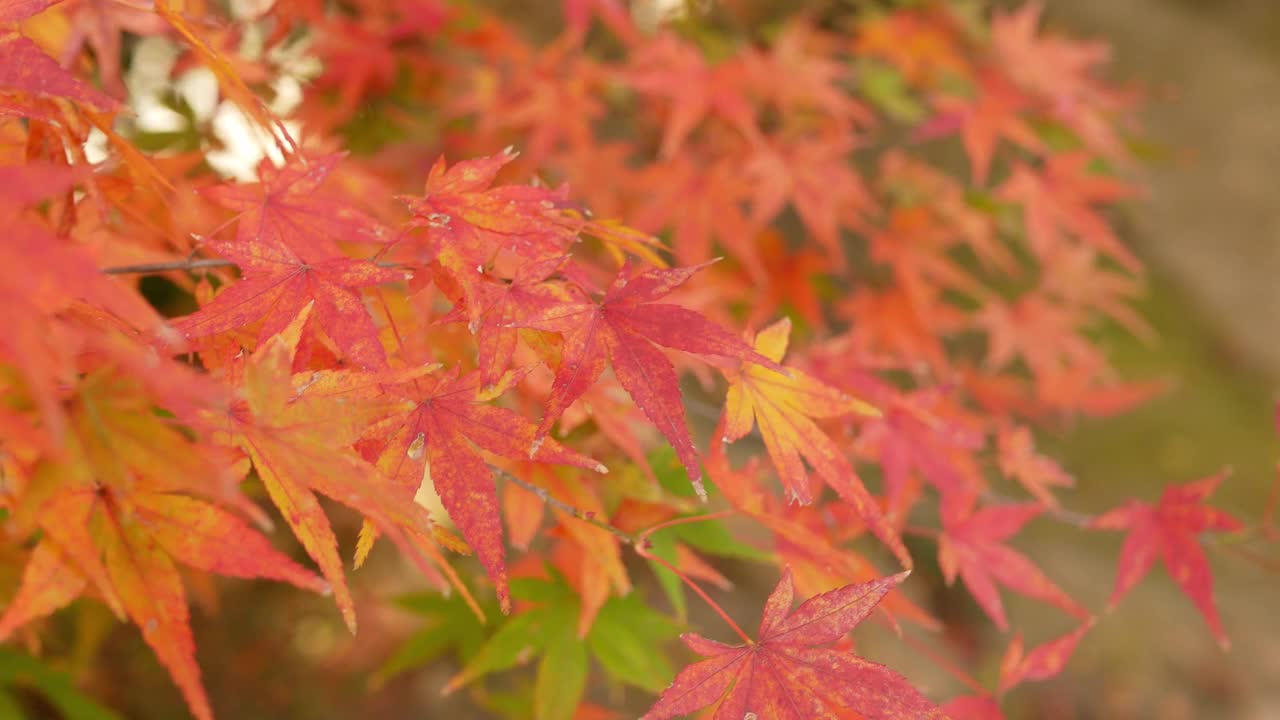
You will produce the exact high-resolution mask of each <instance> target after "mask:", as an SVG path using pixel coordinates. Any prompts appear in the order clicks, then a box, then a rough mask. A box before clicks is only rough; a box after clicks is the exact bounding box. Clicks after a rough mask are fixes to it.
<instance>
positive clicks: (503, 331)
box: [466, 257, 568, 387]
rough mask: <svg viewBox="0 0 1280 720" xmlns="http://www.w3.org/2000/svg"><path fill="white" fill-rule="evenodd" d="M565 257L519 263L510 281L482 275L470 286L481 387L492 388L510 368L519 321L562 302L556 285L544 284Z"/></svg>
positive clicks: (470, 305)
mask: <svg viewBox="0 0 1280 720" xmlns="http://www.w3.org/2000/svg"><path fill="white" fill-rule="evenodd" d="M567 260H568V257H553V258H548V259H546V260H538V261H533V262H527V263H523V264H521V265H520V266H519V267H518V268H516V270H515V272H514V273H513V277H512V278H511V281H510V282H502V281H500V280H497V279H494V278H492V276H490V275H489V274H486V275H485V277H486V280H485V281H476V282H475V283H473V284H472V285H471V298H472V299H471V301H470V302H468V303H467V308H466V309H467V312H468V315H469V316H470V323H469V326H470V327H471V328H472V332H474V333H475V335H476V355H477V359H476V362H477V364H478V365H479V366H480V381H481V384H482V385H483V386H484V387H490V386H492V385H494V384H495V383H496V382H498V380H499V379H500V378H501V376H502V374H503V373H504V372H506V370H507V369H508V368H509V367H510V366H511V359H512V356H513V355H514V354H515V351H516V344H517V341H518V337H519V332H520V331H519V328H518V327H517V326H518V325H519V324H520V319H521V318H523V317H525V316H528V315H531V314H536V313H538V312H546V311H548V310H549V309H551V308H553V307H555V306H556V304H557V303H559V302H562V301H563V300H565V299H566V297H565V294H564V293H563V292H562V291H560V288H558V287H557V286H555V285H553V284H550V283H547V282H545V281H546V280H547V278H548V277H550V276H551V275H553V274H554V273H556V272H557V271H558V270H559V269H560V268H561V266H563V265H564V264H565V262H566V261H567Z"/></svg>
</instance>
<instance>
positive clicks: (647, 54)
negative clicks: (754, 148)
mask: <svg viewBox="0 0 1280 720" xmlns="http://www.w3.org/2000/svg"><path fill="white" fill-rule="evenodd" d="M628 59H629V61H630V67H629V68H627V70H626V75H627V79H628V80H629V81H630V83H631V85H632V87H634V88H635V89H636V90H639V91H640V92H642V93H645V94H648V95H652V96H657V97H663V98H666V99H667V100H668V104H669V111H668V115H667V121H666V126H665V128H664V129H663V134H662V146H661V148H660V150H659V155H660V156H661V157H663V158H670V157H673V156H675V155H676V153H677V152H678V151H679V150H680V149H681V147H683V146H684V145H685V143H686V141H687V140H688V138H689V136H690V134H691V133H693V131H694V130H695V129H697V127H698V126H699V125H700V124H702V122H703V121H704V120H705V119H706V118H708V117H716V118H719V119H722V120H724V121H725V122H727V123H728V124H729V125H730V126H731V127H733V128H734V129H736V130H737V131H738V132H740V133H742V136H743V137H745V138H747V139H748V140H751V141H757V142H758V141H759V139H760V130H759V128H758V127H757V125H756V119H755V111H754V109H753V108H752V107H751V102H750V100H748V98H747V95H746V92H745V90H746V88H745V87H744V86H745V84H746V82H745V81H746V79H747V77H748V76H747V71H746V66H745V65H744V64H743V63H742V62H741V61H740V58H734V59H731V60H729V61H728V62H725V63H721V64H720V65H716V66H714V67H713V66H709V65H708V64H707V61H706V58H704V57H703V55H702V51H701V50H700V49H699V48H698V47H697V46H696V45H692V44H690V43H685V42H681V41H680V40H679V39H678V38H677V37H676V36H675V35H674V34H673V33H669V32H664V33H662V34H660V35H658V36H657V37H656V38H654V39H653V40H651V41H650V42H648V43H646V44H644V45H642V46H640V47H638V48H636V50H635V51H634V52H633V53H632V54H631V56H630V57H629V58H628Z"/></svg>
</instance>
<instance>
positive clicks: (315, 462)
mask: <svg viewBox="0 0 1280 720" xmlns="http://www.w3.org/2000/svg"><path fill="white" fill-rule="evenodd" d="M311 308H312V305H311V304H308V305H306V306H305V307H303V309H302V311H301V312H299V313H298V316H297V317H296V318H294V320H293V321H292V322H291V323H289V324H288V325H287V326H286V327H285V328H284V330H282V331H281V332H280V334H278V335H275V336H273V337H272V338H270V339H269V340H268V341H267V342H266V343H264V344H263V345H262V346H261V347H259V348H258V349H257V350H256V351H255V352H254V353H253V355H252V356H250V357H249V358H248V359H247V360H246V361H245V364H244V369H243V383H244V388H245V398H244V400H242V401H240V402H237V403H236V404H235V405H233V406H232V408H231V410H230V412H228V413H224V414H222V415H220V416H219V415H210V416H209V417H208V418H207V422H208V424H209V426H210V429H211V430H213V431H214V432H215V439H217V440H219V441H220V442H222V443H223V444H225V445H230V446H234V447H238V448H240V449H241V450H243V451H244V452H245V454H247V455H248V456H249V458H250V460H252V462H253V466H254V468H255V469H256V470H257V471H258V476H259V478H260V479H261V480H262V483H263V485H264V486H265V487H266V489H267V494H268V495H270V497H271V500H272V502H274V503H275V504H276V506H277V507H278V508H279V509H280V512H281V514H282V515H283V516H284V519H285V521H286V522H287V523H288V524H289V526H290V527H291V528H292V529H293V532H294V534H295V535H296V536H297V538H298V541H299V542H300V543H301V544H302V546H303V547H304V548H305V549H306V551H307V554H309V555H310V556H311V557H312V559H314V560H315V561H316V564H317V565H319V566H320V570H321V572H322V573H323V574H324V577H325V579H326V580H328V581H329V584H330V585H331V586H332V587H333V593H334V600H335V602H336V603H337V604H338V607H339V609H340V610H341V611H342V614H343V618H344V620H345V621H346V623H347V626H348V627H349V628H351V629H352V630H353V631H354V629H355V605H354V602H353V601H352V598H351V594H350V591H349V590H348V589H347V584H346V579H345V576H344V574H343V570H342V560H341V558H340V557H339V555H338V549H337V538H336V537H335V536H334V534H333V528H332V527H331V526H330V524H329V520H328V517H327V516H326V515H325V513H324V509H323V508H322V507H321V505H320V502H319V500H318V499H317V498H316V495H315V493H316V492H317V491H318V492H320V493H322V494H324V495H326V496H328V497H330V498H333V499H334V500H337V501H338V502H341V503H343V504H344V505H347V506H349V507H351V508H353V509H355V510H357V511H359V512H360V513H362V514H364V516H365V517H366V518H369V519H370V520H372V521H373V522H374V523H375V524H376V525H377V526H378V527H379V529H381V530H382V531H383V532H384V533H387V534H389V535H390V536H391V538H392V539H393V540H394V541H395V542H396V544H397V545H399V546H400V547H401V549H402V550H404V551H405V553H406V554H407V555H409V557H410V558H411V559H413V560H414V561H415V563H416V564H417V565H418V567H419V568H420V569H421V570H422V571H423V573H424V574H425V575H426V576H427V577H428V578H431V579H432V580H434V581H435V582H437V583H442V582H443V581H442V579H441V577H440V574H439V572H438V571H437V570H436V569H435V567H434V566H433V565H432V564H431V563H430V562H428V560H431V561H434V562H435V563H436V564H437V565H441V566H442V569H444V570H446V572H447V568H446V567H445V566H444V565H443V561H442V560H441V559H440V558H439V555H438V553H437V552H436V551H435V548H434V546H432V545H431V544H430V542H429V541H423V540H422V538H429V537H430V532H429V526H430V518H429V517H428V516H427V514H426V510H425V509H424V508H422V507H421V506H419V505H417V504H416V503H412V502H408V503H406V502H404V500H403V499H402V498H400V497H398V496H396V495H395V494H394V493H393V492H392V489H391V487H390V486H391V482H390V481H389V480H388V479H387V478H385V477H384V476H383V475H382V474H381V473H380V472H379V471H378V469H377V468H375V467H374V466H373V465H371V464H369V463H367V462H365V461H364V460H363V459H362V458H360V457H359V456H358V455H356V454H355V453H354V452H352V451H351V450H350V449H349V447H350V446H351V445H352V444H353V443H355V442H356V441H357V440H359V439H360V437H361V435H363V434H364V433H365V432H366V431H367V430H368V429H369V427H370V426H371V425H372V424H373V423H375V422H377V421H380V420H382V419H384V418H386V417H388V416H392V415H395V414H396V413H398V412H403V411H405V410H406V409H407V406H408V404H407V403H406V402H405V401H403V400H401V399H398V398H386V397H379V398H374V399H368V398H366V397H364V396H363V395H362V391H364V390H366V389H367V388H376V387H378V386H379V384H380V383H381V382H392V381H394V380H395V379H396V378H401V379H407V378H409V377H412V376H414V375H415V374H421V373H422V372H425V370H427V369H430V368H411V369H409V370H407V371H398V372H397V373H391V374H389V375H384V374H374V375H372V376H370V375H368V374H364V373H352V372H343V371H330V372H320V373H301V374H300V375H299V376H298V377H297V378H295V377H294V376H293V375H292V373H291V368H292V366H293V362H294V358H295V356H296V354H297V349H298V343H299V341H300V340H301V337H302V329H303V327H304V326H305V324H306V322H307V318H308V316H309V315H310V312H311ZM408 529H411V530H408ZM424 556H425V557H424ZM454 584H455V585H456V586H457V585H460V584H459V583H457V582H456V581H455V582H454Z"/></svg>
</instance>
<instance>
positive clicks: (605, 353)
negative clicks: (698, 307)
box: [526, 265, 786, 488]
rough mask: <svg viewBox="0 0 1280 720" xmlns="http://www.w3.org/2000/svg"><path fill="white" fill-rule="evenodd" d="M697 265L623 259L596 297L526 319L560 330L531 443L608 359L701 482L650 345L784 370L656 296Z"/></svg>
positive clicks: (672, 385) (667, 368)
mask: <svg viewBox="0 0 1280 720" xmlns="http://www.w3.org/2000/svg"><path fill="white" fill-rule="evenodd" d="M703 267H705V265H695V266H692V267H683V268H676V269H673V270H638V269H636V268H635V267H632V266H626V267H623V268H622V269H621V270H620V271H619V272H618V275H617V277H616V278H614V281H613V283H612V284H611V285H610V286H609V289H608V290H607V291H605V293H604V297H602V298H601V299H600V300H599V301H598V302H597V301H595V300H592V299H590V298H588V297H585V294H581V295H580V296H579V297H578V298H577V299H576V300H575V301H572V302H567V303H562V304H559V305H557V306H555V307H553V308H551V309H549V310H548V311H546V312H543V313H538V314H535V315H534V317H532V318H530V319H529V320H527V321H526V323H527V325H528V326H530V327H535V328H538V329H541V330H549V331H552V332H560V333H562V334H563V336H564V346H563V348H562V351H561V352H562V357H561V360H560V367H559V368H558V369H557V371H556V378H555V382H554V383H553V384H552V386H551V396H550V397H549V398H548V399H547V406H546V411H545V414H544V415H543V416H542V424H541V425H539V426H538V432H537V436H536V437H535V438H534V447H535V448H536V446H537V443H539V442H541V440H542V438H544V437H546V434H547V431H549V430H550V429H551V426H552V425H553V424H554V423H555V421H556V419H557V418H559V417H560V415H561V414H562V413H563V412H564V411H565V409H566V408H568V407H569V405H570V404H572V403H573V401H574V400H577V399H578V398H579V397H580V396H581V395H582V394H583V393H584V392H586V391H587V389H588V388H590V387H591V386H592V385H593V384H594V383H595V381H596V379H597V378H599V377H600V374H601V373H602V372H604V367H605V363H606V362H608V363H609V364H610V365H612V366H613V373H614V375H615V376H617V378H618V382H620V383H621V384H622V387H623V388H625V389H626V391H627V394H629V395H630V396H631V399H632V400H634V401H635V403H636V405H638V406H639V407H640V409H641V410H643V411H644V414H645V416H646V417H648V418H649V421H650V422H652V423H653V424H654V425H655V426H657V428H658V430H659V432H661V433H662V434H663V435H664V436H665V437H666V438H667V440H668V441H669V442H670V443H671V445H672V447H674V448H675V450H676V455H677V456H678V457H679V458H680V462H681V463H683V464H684V466H685V469H686V471H687V472H688V475H689V479H690V480H692V481H693V483H694V485H695V486H696V487H699V488H701V481H700V480H699V478H700V474H699V472H698V456H697V453H696V452H695V451H694V448H693V439H692V438H690V437H689V427H688V423H687V421H686V420H685V414H684V404H683V403H682V401H681V395H680V383H679V379H678V378H677V377H676V372H675V368H674V367H673V366H672V364H671V361H670V360H668V359H667V357H666V356H665V355H663V353H662V351H661V350H659V349H658V348H657V347H656V346H655V344H656V345H664V346H666V347H669V348H674V349H677V350H684V351H685V352H690V353H695V354H698V355H710V356H718V357H725V358H738V359H742V360H750V361H751V362H753V363H758V364H760V365H763V366H765V367H768V368H770V369H773V370H777V371H780V372H784V373H785V372H786V371H785V370H783V369H782V367H781V366H780V365H778V363H776V362H774V361H773V360H771V359H769V358H767V357H764V356H762V355H760V354H759V353H757V352H756V351H754V350H752V349H751V346H749V345H747V344H746V342H744V341H743V340H742V338H740V337H738V336H736V335H734V334H732V333H730V332H729V331H727V330H725V329H724V328H722V327H720V326H719V325H716V324H715V323H713V322H711V321H710V320H708V319H706V318H705V317H703V316H702V315H699V314H698V313H696V312H694V311H692V310H689V309H687V308H683V307H680V306H679V305H671V304H667V303H659V302H655V301H656V300H658V299H659V298H661V297H663V296H665V295H667V294H668V293H670V292H671V291H672V290H674V289H676V288H677V287H679V286H680V285H682V284H684V283H685V281H687V280H688V279H689V278H690V277H692V276H693V274H694V273H696V272H698V271H699V270H701V269H702V268H703Z"/></svg>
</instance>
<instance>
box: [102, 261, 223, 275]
mask: <svg viewBox="0 0 1280 720" xmlns="http://www.w3.org/2000/svg"><path fill="white" fill-rule="evenodd" d="M220 267H235V263H233V262H231V261H230V260H223V259H222V258H192V259H188V260H172V261H170V262H158V263H139V264H137V265H115V266H112V267H104V268H102V272H103V273H105V274H107V275H155V274H157V273H165V272H174V271H179V270H204V269H207V268H220Z"/></svg>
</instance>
